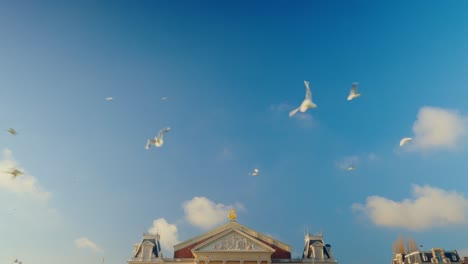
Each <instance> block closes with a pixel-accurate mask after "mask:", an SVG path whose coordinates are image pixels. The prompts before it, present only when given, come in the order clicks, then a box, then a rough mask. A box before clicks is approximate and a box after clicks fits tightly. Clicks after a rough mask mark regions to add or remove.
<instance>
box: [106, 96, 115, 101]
mask: <svg viewBox="0 0 468 264" xmlns="http://www.w3.org/2000/svg"><path fill="white" fill-rule="evenodd" d="M112 100H114V98H112V97H107V98H106V101H112Z"/></svg>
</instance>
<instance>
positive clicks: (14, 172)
mask: <svg viewBox="0 0 468 264" xmlns="http://www.w3.org/2000/svg"><path fill="white" fill-rule="evenodd" d="M7 173H9V174H11V175H12V176H13V178H16V177H18V176H20V175H23V172H21V171H20V170H18V169H16V168H14V169H12V170H11V171H7Z"/></svg>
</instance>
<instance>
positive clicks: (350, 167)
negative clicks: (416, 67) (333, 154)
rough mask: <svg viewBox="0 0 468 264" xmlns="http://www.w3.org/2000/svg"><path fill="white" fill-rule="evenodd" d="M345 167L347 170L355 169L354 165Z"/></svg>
mask: <svg viewBox="0 0 468 264" xmlns="http://www.w3.org/2000/svg"><path fill="white" fill-rule="evenodd" d="M346 169H347V170H349V171H353V170H355V169H356V167H354V166H352V165H351V166H349V167H348V168H346Z"/></svg>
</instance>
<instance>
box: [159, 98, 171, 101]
mask: <svg viewBox="0 0 468 264" xmlns="http://www.w3.org/2000/svg"><path fill="white" fill-rule="evenodd" d="M167 99H169V98H168V97H162V98H161V100H163V101H166V100H167Z"/></svg>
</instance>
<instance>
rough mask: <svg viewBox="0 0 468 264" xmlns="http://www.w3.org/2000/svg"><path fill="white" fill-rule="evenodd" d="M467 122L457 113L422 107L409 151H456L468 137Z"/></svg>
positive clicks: (415, 124)
mask: <svg viewBox="0 0 468 264" xmlns="http://www.w3.org/2000/svg"><path fill="white" fill-rule="evenodd" d="M467 120H468V119H467V117H465V116H462V115H460V114H459V113H458V112H456V111H452V110H447V109H443V108H438V107H430V106H425V107H422V108H421V109H420V110H419V113H418V117H417V120H416V121H415V122H414V124H413V132H414V140H413V142H410V143H411V144H409V145H408V150H430V149H454V148H455V147H456V146H457V145H459V143H461V140H462V139H463V138H464V136H465V135H466V132H467V128H468V126H467V125H468V122H467Z"/></svg>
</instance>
